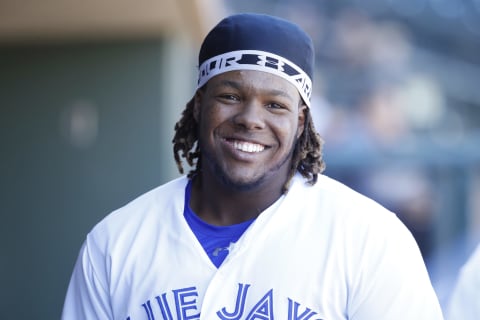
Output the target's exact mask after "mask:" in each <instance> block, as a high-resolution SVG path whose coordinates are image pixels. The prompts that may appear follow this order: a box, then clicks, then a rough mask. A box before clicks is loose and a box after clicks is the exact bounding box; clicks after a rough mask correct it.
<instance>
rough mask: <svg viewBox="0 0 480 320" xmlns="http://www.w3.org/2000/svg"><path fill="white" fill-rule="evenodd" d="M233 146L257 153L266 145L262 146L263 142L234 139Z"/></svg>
mask: <svg viewBox="0 0 480 320" xmlns="http://www.w3.org/2000/svg"><path fill="white" fill-rule="evenodd" d="M233 147H234V148H235V149H237V150H240V151H243V152H249V153H256V152H261V151H263V150H265V146H262V145H261V144H257V143H251V142H245V141H233Z"/></svg>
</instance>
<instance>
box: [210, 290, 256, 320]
mask: <svg viewBox="0 0 480 320" xmlns="http://www.w3.org/2000/svg"><path fill="white" fill-rule="evenodd" d="M249 287H250V285H249V284H242V283H239V284H238V292H237V299H236V302H235V310H233V312H231V313H230V312H228V311H227V309H226V308H225V307H224V308H223V309H222V310H220V311H218V312H217V316H218V318H219V319H222V320H239V319H240V318H241V317H242V315H243V311H244V310H245V298H246V296H247V291H248V288H249Z"/></svg>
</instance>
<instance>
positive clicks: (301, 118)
mask: <svg viewBox="0 0 480 320" xmlns="http://www.w3.org/2000/svg"><path fill="white" fill-rule="evenodd" d="M307 108H308V107H307V106H306V105H305V104H303V103H302V104H301V105H300V106H299V108H298V128H297V139H298V138H300V136H301V135H302V133H303V130H305V112H308V110H307Z"/></svg>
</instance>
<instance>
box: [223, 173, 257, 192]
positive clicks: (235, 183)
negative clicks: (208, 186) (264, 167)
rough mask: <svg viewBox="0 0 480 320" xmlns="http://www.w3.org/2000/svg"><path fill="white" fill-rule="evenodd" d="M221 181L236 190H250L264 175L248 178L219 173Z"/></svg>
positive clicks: (254, 187)
mask: <svg viewBox="0 0 480 320" xmlns="http://www.w3.org/2000/svg"><path fill="white" fill-rule="evenodd" d="M221 180H222V183H223V184H224V185H225V187H227V188H229V189H233V190H236V191H250V190H254V189H256V188H257V187H258V186H260V185H261V184H262V182H263V181H264V177H258V178H250V179H246V178H245V177H240V178H238V177H230V176H228V175H226V174H222V175H221Z"/></svg>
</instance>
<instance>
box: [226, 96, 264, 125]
mask: <svg viewBox="0 0 480 320" xmlns="http://www.w3.org/2000/svg"><path fill="white" fill-rule="evenodd" d="M263 111H264V110H263V108H262V105H261V103H259V102H258V101H256V100H249V101H245V103H243V104H242V106H241V107H240V108H239V109H238V112H237V113H236V114H235V116H234V117H233V122H234V123H235V124H236V125H238V126H241V127H243V128H245V129H248V130H258V129H263V128H264V127H265V122H264V118H263V117H264V112H263Z"/></svg>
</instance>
